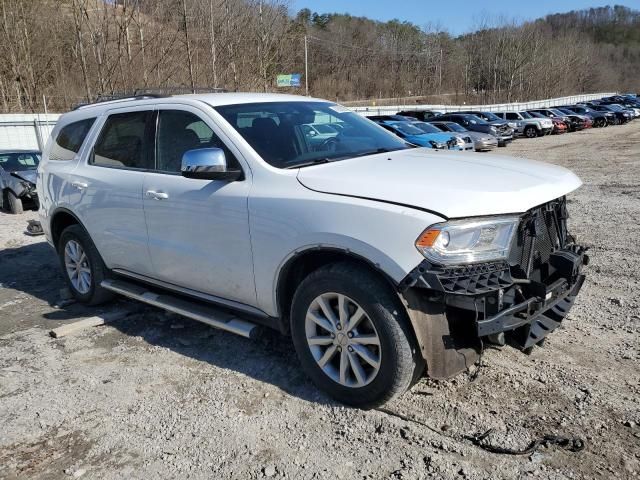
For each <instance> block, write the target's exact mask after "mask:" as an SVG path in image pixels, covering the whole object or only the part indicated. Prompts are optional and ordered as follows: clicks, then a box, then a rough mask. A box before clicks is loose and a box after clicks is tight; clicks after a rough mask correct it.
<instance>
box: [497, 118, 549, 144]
mask: <svg viewBox="0 0 640 480" xmlns="http://www.w3.org/2000/svg"><path fill="white" fill-rule="evenodd" d="M496 115H497V116H498V117H500V118H502V119H504V120H506V121H508V122H509V126H511V127H512V128H514V129H515V133H516V135H522V136H524V137H527V138H535V137H541V136H543V135H548V134H550V133H551V132H552V130H553V121H552V120H551V119H548V118H536V117H534V116H533V115H531V114H530V113H527V112H496Z"/></svg>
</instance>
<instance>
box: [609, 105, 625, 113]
mask: <svg viewBox="0 0 640 480" xmlns="http://www.w3.org/2000/svg"><path fill="white" fill-rule="evenodd" d="M609 108H610V109H611V110H615V111H616V112H619V111H621V110H624V109H623V108H622V107H621V106H620V105H617V104H612V105H609Z"/></svg>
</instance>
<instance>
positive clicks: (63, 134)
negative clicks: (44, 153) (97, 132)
mask: <svg viewBox="0 0 640 480" xmlns="http://www.w3.org/2000/svg"><path fill="white" fill-rule="evenodd" d="M95 121H96V119H95V118H87V119H85V120H80V121H78V122H73V123H70V124H69V125H67V126H65V127H62V128H61V129H60V131H59V132H58V135H57V136H56V138H55V140H54V142H53V145H52V147H51V150H50V151H49V160H53V161H66V160H73V159H74V158H75V156H76V154H77V153H78V152H79V151H80V148H81V147H82V144H83V143H84V140H85V138H87V133H89V130H91V127H92V126H93V123H94V122H95Z"/></svg>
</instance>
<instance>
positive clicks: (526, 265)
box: [509, 197, 567, 282]
mask: <svg viewBox="0 0 640 480" xmlns="http://www.w3.org/2000/svg"><path fill="white" fill-rule="evenodd" d="M566 222H567V214H566V198H565V197H562V198H559V199H557V200H553V201H551V202H548V203H545V204H544V205H540V206H538V207H535V208H533V209H531V210H529V211H528V212H527V213H526V214H525V215H524V216H523V217H522V219H521V220H520V224H519V225H518V231H517V232H516V235H515V237H514V239H513V244H512V246H511V252H510V255H509V265H510V266H511V268H512V273H513V276H514V277H516V278H529V279H531V280H535V281H539V282H542V281H544V280H546V279H547V278H548V277H549V275H550V271H549V258H550V257H551V254H552V253H553V252H555V251H557V250H559V249H562V248H564V247H565V246H566V244H567V233H566V232H567V224H566Z"/></svg>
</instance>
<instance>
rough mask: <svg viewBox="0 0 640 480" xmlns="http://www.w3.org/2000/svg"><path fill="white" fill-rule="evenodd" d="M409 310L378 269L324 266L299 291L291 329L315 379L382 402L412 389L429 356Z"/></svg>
mask: <svg viewBox="0 0 640 480" xmlns="http://www.w3.org/2000/svg"><path fill="white" fill-rule="evenodd" d="M408 325H409V321H408V318H407V314H406V311H405V309H404V307H403V306H402V304H401V302H400V301H399V299H398V297H397V296H396V295H395V294H394V292H393V290H392V289H391V288H390V287H389V286H388V285H387V284H386V282H384V281H383V280H382V279H381V278H380V277H378V276H377V274H376V273H375V272H372V271H369V270H368V269H366V268H363V267H361V266H358V265H354V264H350V263H335V264H331V265H327V266H325V267H321V268H320V269H318V270H316V271H315V272H313V273H311V274H310V275H309V276H308V277H307V278H305V279H304V280H303V281H302V283H301V284H300V286H299V287H298V289H297V290H296V293H295V295H294V298H293V303H292V307H291V335H292V337H293V343H294V346H295V349H296V352H297V354H298V358H299V359H300V363H301V364H302V368H303V369H304V371H305V372H306V374H307V375H308V376H309V377H310V378H311V380H312V381H313V382H314V383H315V384H316V385H317V386H318V387H319V388H320V389H322V390H324V391H325V392H327V393H328V394H329V395H331V396H332V397H333V398H335V399H336V400H338V401H340V402H342V403H345V404H348V405H352V406H356V407H360V408H372V407H376V406H379V405H381V404H383V403H385V402H387V401H389V400H391V399H392V398H394V397H396V396H398V395H400V394H402V393H403V392H405V391H406V390H407V389H408V388H409V387H410V386H411V384H412V381H413V380H414V377H415V378H417V377H418V375H417V370H419V369H421V368H422V369H423V367H424V363H423V362H422V357H421V356H420V355H419V352H418V349H417V347H416V342H415V340H414V336H413V332H412V331H411V329H410V328H409V326H408Z"/></svg>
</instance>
